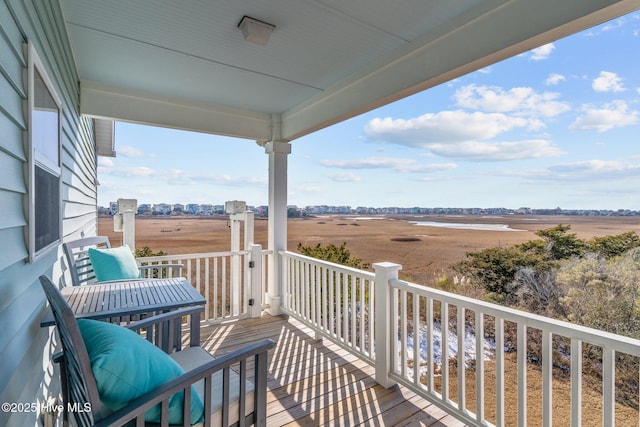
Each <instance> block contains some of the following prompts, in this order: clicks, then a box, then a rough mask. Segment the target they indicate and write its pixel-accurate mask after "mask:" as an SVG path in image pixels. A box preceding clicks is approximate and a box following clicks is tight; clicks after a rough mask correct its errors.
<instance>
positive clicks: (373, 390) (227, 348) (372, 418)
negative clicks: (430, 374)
mask: <svg viewBox="0 0 640 427" xmlns="http://www.w3.org/2000/svg"><path fill="white" fill-rule="evenodd" d="M265 338H270V339H273V340H274V341H276V343H277V344H276V347H275V349H273V350H272V351H271V352H270V353H269V369H268V378H267V389H268V391H267V425H268V426H285V425H286V426H324V425H340V426H343V425H344V426H347V425H348V426H352V425H375V426H437V427H461V426H464V423H461V422H460V421H458V420H456V419H455V418H453V417H452V416H450V415H448V414H447V413H446V412H444V411H443V410H442V409H440V408H438V407H436V406H434V405H432V404H430V403H429V402H428V401H426V400H424V399H422V398H421V397H419V396H417V395H416V394H415V393H413V392H412V391H410V390H407V389H404V388H403V387H400V386H394V387H390V388H388V389H385V388H384V387H382V386H380V385H378V384H377V383H376V382H375V379H374V368H373V367H371V366H370V365H368V364H367V363H366V362H364V361H362V360H360V359H359V358H358V357H356V356H354V355H352V354H351V353H349V352H348V351H346V350H344V349H342V348H340V347H338V346H336V345H333V344H331V343H329V342H328V341H327V340H324V341H318V340H316V339H315V338H314V334H313V332H312V331H311V330H310V329H309V328H307V327H305V326H304V325H303V324H301V323H299V322H297V321H295V320H293V319H291V320H288V319H286V318H284V317H280V316H277V317H272V316H269V315H266V314H265V315H263V316H262V317H261V318H256V319H244V320H240V321H236V322H230V323H223V324H217V325H206V326H203V327H202V330H201V344H202V346H203V347H204V348H205V349H207V350H208V351H210V352H212V353H213V354H214V355H223V354H226V353H229V352H231V351H233V350H235V349H238V348H240V347H243V346H245V345H247V344H249V343H251V342H255V341H257V340H261V339H265ZM247 372H248V373H249V374H250V375H249V377H250V378H251V377H252V376H253V363H252V362H250V363H248V364H247Z"/></svg>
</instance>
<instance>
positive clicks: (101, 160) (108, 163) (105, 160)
mask: <svg viewBox="0 0 640 427" xmlns="http://www.w3.org/2000/svg"><path fill="white" fill-rule="evenodd" d="M113 165H114V163H113V160H112V159H110V158H109V157H103V156H100V157H98V166H102V167H105V168H110V167H113Z"/></svg>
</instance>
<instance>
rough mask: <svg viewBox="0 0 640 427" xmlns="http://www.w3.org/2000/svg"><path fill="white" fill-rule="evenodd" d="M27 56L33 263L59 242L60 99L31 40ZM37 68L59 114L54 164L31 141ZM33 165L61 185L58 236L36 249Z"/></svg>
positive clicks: (30, 230) (30, 227)
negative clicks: (56, 177) (54, 177)
mask: <svg viewBox="0 0 640 427" xmlns="http://www.w3.org/2000/svg"><path fill="white" fill-rule="evenodd" d="M27 57H28V69H27V70H28V71H27V93H28V101H27V103H28V108H27V115H28V118H27V120H28V138H27V139H28V150H29V151H28V158H29V165H28V167H29V172H28V181H29V182H28V185H29V187H28V191H29V192H28V201H29V203H28V205H29V206H28V211H29V225H28V228H29V231H28V239H29V241H28V246H29V262H35V261H36V260H38V259H39V258H40V257H42V256H43V255H45V254H46V253H48V252H49V251H50V250H52V249H53V248H57V247H58V245H59V244H60V243H61V242H62V214H63V207H62V157H61V156H62V142H61V141H62V102H61V100H60V97H59V96H58V93H57V92H56V90H55V86H54V85H53V81H52V80H51V79H50V78H49V74H48V73H47V70H46V68H45V67H44V64H43V62H42V60H41V59H40V56H39V55H38V52H37V51H36V48H35V46H34V45H33V43H32V42H28V44H27ZM36 70H37V71H38V74H40V77H41V78H42V81H43V82H44V84H45V86H46V88H47V90H48V91H49V93H50V94H51V97H52V98H53V101H54V102H55V104H56V106H57V107H58V112H59V117H58V164H57V165H54V164H52V162H51V161H49V160H48V159H46V158H45V156H43V155H42V154H40V153H38V152H37V151H36V150H35V147H34V144H33V140H32V137H33V135H32V133H33V132H32V126H31V124H32V123H33V110H34V107H35V105H34V104H35V96H34V89H35V81H34V80H35V71H36ZM36 165H37V166H38V167H40V168H42V169H44V170H46V171H48V172H50V173H53V174H56V175H57V176H58V177H59V180H58V183H59V186H60V189H59V192H58V194H59V197H60V201H59V205H58V206H59V212H58V237H57V239H55V240H54V241H53V242H51V243H50V244H48V245H47V246H45V247H44V248H41V249H40V250H38V251H37V252H36V226H35V223H36V212H35V203H36V201H35V168H36Z"/></svg>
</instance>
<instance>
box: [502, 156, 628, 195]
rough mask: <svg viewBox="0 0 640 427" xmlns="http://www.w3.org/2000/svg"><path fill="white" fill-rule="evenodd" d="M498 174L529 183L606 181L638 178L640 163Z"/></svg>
mask: <svg viewBox="0 0 640 427" xmlns="http://www.w3.org/2000/svg"><path fill="white" fill-rule="evenodd" d="M499 174H501V175H503V176H511V177H518V178H523V179H526V180H529V181H558V182H567V181H571V182H573V181H581V182H584V181H607V180H613V179H629V178H640V162H637V161H636V162H635V163H634V162H629V161H624V162H623V161H616V160H585V161H578V162H571V163H563V164H558V165H553V166H549V167H547V168H545V169H534V170H524V171H523V170H520V171H502V172H499ZM611 191H613V188H611Z"/></svg>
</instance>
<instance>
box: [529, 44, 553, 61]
mask: <svg viewBox="0 0 640 427" xmlns="http://www.w3.org/2000/svg"><path fill="white" fill-rule="evenodd" d="M555 48H556V47H555V46H554V45H553V43H549V44H545V45H544V46H540V47H538V48H535V49H533V50H532V51H531V59H533V60H534V61H541V60H543V59H548V58H549V56H551V52H553V50H554V49H555Z"/></svg>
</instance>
